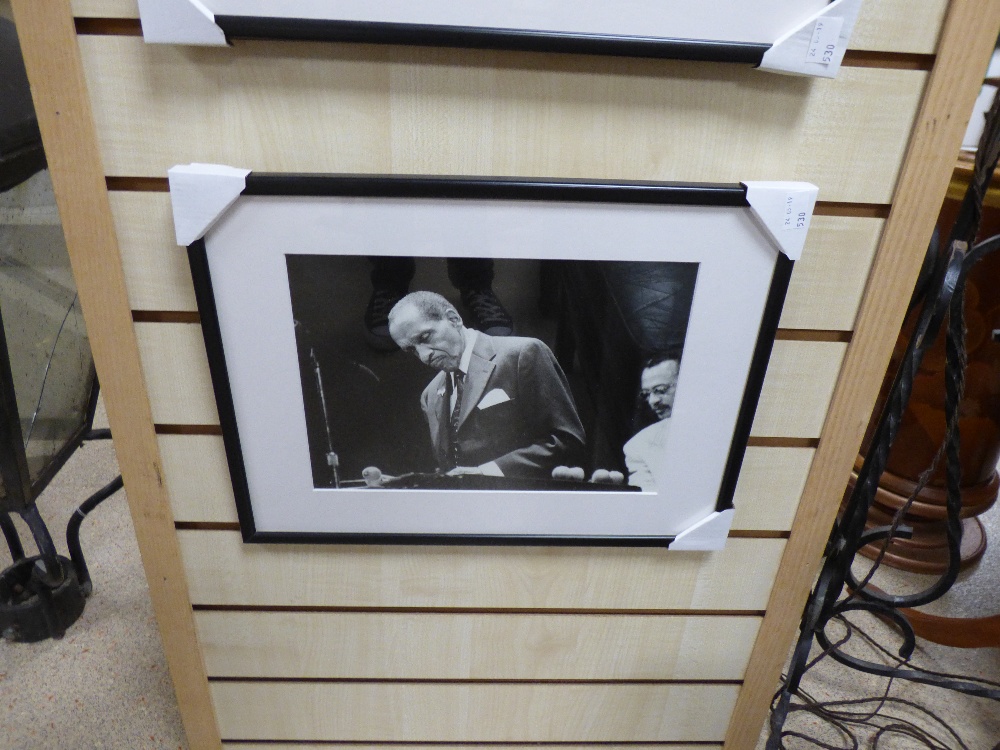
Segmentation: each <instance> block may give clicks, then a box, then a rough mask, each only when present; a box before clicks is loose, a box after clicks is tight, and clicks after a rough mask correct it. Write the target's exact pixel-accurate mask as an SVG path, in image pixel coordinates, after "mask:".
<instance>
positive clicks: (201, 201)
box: [167, 164, 250, 247]
mask: <svg viewBox="0 0 1000 750" xmlns="http://www.w3.org/2000/svg"><path fill="white" fill-rule="evenodd" d="M248 174H250V170H249V169H236V168H235V167H225V166H222V165H219V164H183V165H178V166H176V167H171V168H170V169H169V170H167V177H168V180H169V182H170V203H171V205H172V206H173V211H174V232H175V233H176V235H177V244H178V245H183V246H184V247H187V246H188V245H190V244H191V243H192V242H194V241H195V240H200V239H201V238H202V237H204V236H205V233H206V232H208V230H209V229H211V228H212V225H213V224H215V222H216V221H218V219H219V217H220V216H222V214H223V213H225V212H226V210H227V209H228V208H229V207H230V206H231V205H233V204H234V203H235V202H236V199H237V198H239V197H240V195H241V194H242V193H243V191H244V190H245V189H246V186H247V179H246V178H247V175H248Z"/></svg>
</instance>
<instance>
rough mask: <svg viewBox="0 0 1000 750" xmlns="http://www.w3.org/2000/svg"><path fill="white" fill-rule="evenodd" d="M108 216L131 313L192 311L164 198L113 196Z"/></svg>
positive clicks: (181, 253) (182, 257)
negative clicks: (112, 224)
mask: <svg viewBox="0 0 1000 750" xmlns="http://www.w3.org/2000/svg"><path fill="white" fill-rule="evenodd" d="M108 197H109V198H110V199H111V212H112V214H113V215H114V217H115V230H116V231H117V234H118V245H119V247H120V248H121V254H122V267H123V269H124V270H125V284H126V288H127V289H128V301H129V304H130V305H131V306H132V309H133V310H188V311H191V310H197V309H198V304H197V302H196V301H195V298H194V286H193V284H192V282H191V268H190V266H189V265H188V260H187V252H186V251H185V249H184V248H183V247H178V245H177V241H176V239H175V235H174V218H173V214H172V213H171V209H170V195H169V194H168V193H132V192H112V193H109V196H108Z"/></svg>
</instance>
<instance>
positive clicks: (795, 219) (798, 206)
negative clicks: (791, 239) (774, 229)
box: [781, 192, 812, 232]
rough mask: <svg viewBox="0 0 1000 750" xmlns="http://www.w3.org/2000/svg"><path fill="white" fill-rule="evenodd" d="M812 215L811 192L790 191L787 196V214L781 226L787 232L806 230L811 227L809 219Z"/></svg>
mask: <svg viewBox="0 0 1000 750" xmlns="http://www.w3.org/2000/svg"><path fill="white" fill-rule="evenodd" d="M811 217H812V211H811V207H810V206H809V193H803V192H796V193H788V194H787V195H786V196H785V214H784V218H783V219H782V222H781V228H782V229H784V230H785V231H786V232H794V231H799V232H804V231H806V230H807V229H809V219H810V218H811Z"/></svg>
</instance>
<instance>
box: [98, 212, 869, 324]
mask: <svg viewBox="0 0 1000 750" xmlns="http://www.w3.org/2000/svg"><path fill="white" fill-rule="evenodd" d="M113 205H114V203H112V206H113ZM884 225H885V220H884V219H866V218H846V217H842V216H813V218H812V223H811V224H810V225H809V236H808V237H807V239H806V246H805V248H804V249H803V251H802V258H801V259H799V260H797V261H796V262H795V269H794V270H793V271H792V280H791V283H789V285H788V296H787V297H785V306H784V309H783V310H782V313H781V321H780V322H779V323H778V325H779V326H780V327H781V328H805V329H816V330H821V331H850V330H852V329H853V328H854V317H855V316H856V315H857V313H858V306H859V305H860V304H861V296H862V295H863V294H864V290H865V281H866V280H867V278H868V271H869V270H870V269H871V264H872V258H874V257H875V248H876V246H877V245H878V240H879V237H881V236H882V227H883V226H884ZM130 294H131V292H130Z"/></svg>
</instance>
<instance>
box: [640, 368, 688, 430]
mask: <svg viewBox="0 0 1000 750" xmlns="http://www.w3.org/2000/svg"><path fill="white" fill-rule="evenodd" d="M679 369H680V366H679V365H678V363H677V362H676V361H675V360H672V359H668V360H667V361H666V362H660V363H659V364H657V365H653V366H652V367H647V368H646V369H645V370H643V371H642V377H641V378H640V379H639V384H640V386H641V388H642V390H641V391H640V392H639V395H640V396H642V398H643V399H645V401H646V403H647V404H649V408H650V409H652V410H653V413H654V414H656V418H657V419H666V418H667V417H669V416H670V412H672V411H673V408H674V393H675V392H676V391H677V373H678V371H679Z"/></svg>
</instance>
